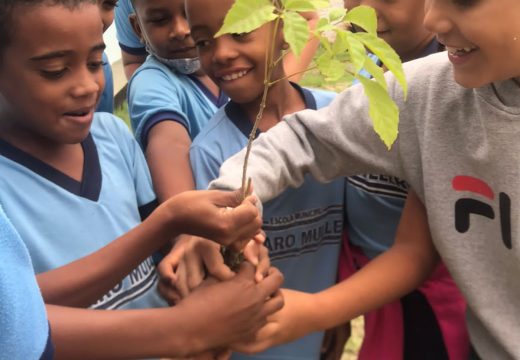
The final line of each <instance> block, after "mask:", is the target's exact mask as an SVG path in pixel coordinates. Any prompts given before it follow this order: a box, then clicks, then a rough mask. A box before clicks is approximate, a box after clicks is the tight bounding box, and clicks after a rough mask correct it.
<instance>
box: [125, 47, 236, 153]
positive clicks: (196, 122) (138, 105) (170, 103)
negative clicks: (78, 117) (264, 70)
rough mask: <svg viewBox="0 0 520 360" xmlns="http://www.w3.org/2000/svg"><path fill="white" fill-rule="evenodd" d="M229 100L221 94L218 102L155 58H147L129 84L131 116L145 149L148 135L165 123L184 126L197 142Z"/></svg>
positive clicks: (197, 83) (194, 79)
mask: <svg viewBox="0 0 520 360" xmlns="http://www.w3.org/2000/svg"><path fill="white" fill-rule="evenodd" d="M227 100H228V98H227V96H225V95H224V94H222V93H221V95H220V97H219V98H216V97H215V96H214V95H213V94H212V93H211V92H210V91H209V90H208V89H207V88H206V87H205V86H204V84H202V83H201V82H200V80H198V79H197V77H195V76H191V75H182V74H179V73H177V72H175V71H172V70H170V69H169V68H168V67H167V66H165V65H164V64H162V63H160V62H159V61H157V60H156V59H155V58H154V57H153V56H148V58H147V59H146V61H145V63H144V64H143V65H142V66H141V67H139V68H138V69H137V70H136V72H135V73H134V76H132V79H131V80H130V82H129V83H128V112H129V114H130V119H131V121H132V128H133V129H134V132H135V137H136V139H137V141H138V142H139V143H140V145H141V146H142V148H143V149H145V148H146V146H147V138H148V133H149V131H150V130H151V129H152V127H154V126H155V125H156V124H158V123H160V122H162V121H169V120H172V121H176V122H178V123H180V124H182V125H183V126H184V127H185V128H186V130H187V131H188V134H189V135H190V138H191V139H194V138H195V136H197V134H198V133H199V131H200V130H201V129H202V127H203V126H204V125H206V123H207V122H208V120H209V119H210V118H211V117H212V116H213V114H215V112H216V111H217V109H218V108H219V107H221V106H222V105H224V104H226V103H227Z"/></svg>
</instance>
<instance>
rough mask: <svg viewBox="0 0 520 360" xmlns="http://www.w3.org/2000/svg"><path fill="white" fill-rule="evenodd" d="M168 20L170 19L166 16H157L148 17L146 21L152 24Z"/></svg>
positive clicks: (164, 22) (159, 23)
mask: <svg viewBox="0 0 520 360" xmlns="http://www.w3.org/2000/svg"><path fill="white" fill-rule="evenodd" d="M168 21H170V19H169V18H168V17H157V18H151V19H148V21H147V22H149V23H151V24H153V25H164V24H166V23H167V22H168Z"/></svg>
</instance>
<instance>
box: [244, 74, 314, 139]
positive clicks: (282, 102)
mask: <svg viewBox="0 0 520 360" xmlns="http://www.w3.org/2000/svg"><path fill="white" fill-rule="evenodd" d="M262 97H263V94H261V95H260V96H259V97H258V98H257V99H255V101H253V102H251V103H249V104H243V105H242V106H243V108H244V110H245V111H246V113H247V115H248V118H249V120H250V121H251V122H252V123H254V122H255V120H256V117H257V115H258V110H259V109H260V105H261V102H262ZM265 105H266V107H265V108H264V111H263V116H262V120H261V122H260V124H259V129H260V130H261V131H262V132H265V131H267V130H269V129H270V128H272V127H273V126H275V125H276V124H278V123H279V122H280V121H281V120H282V118H283V117H284V116H285V115H288V114H291V113H294V112H296V111H299V110H303V109H305V101H304V99H302V97H301V95H300V93H299V91H298V90H297V89H295V88H294V87H293V86H292V85H291V83H290V82H289V80H286V79H285V80H281V81H279V82H277V83H276V84H274V85H272V86H271V87H270V88H269V91H268V93H267V101H266V104H265Z"/></svg>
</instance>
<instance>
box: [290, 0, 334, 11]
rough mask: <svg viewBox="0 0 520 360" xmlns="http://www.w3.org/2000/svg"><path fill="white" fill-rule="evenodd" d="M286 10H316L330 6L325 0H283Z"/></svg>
mask: <svg viewBox="0 0 520 360" xmlns="http://www.w3.org/2000/svg"><path fill="white" fill-rule="evenodd" d="M282 4H283V7H284V8H285V10H291V11H315V10H319V9H324V8H326V7H328V6H330V3H329V2H328V1H324V0H282Z"/></svg>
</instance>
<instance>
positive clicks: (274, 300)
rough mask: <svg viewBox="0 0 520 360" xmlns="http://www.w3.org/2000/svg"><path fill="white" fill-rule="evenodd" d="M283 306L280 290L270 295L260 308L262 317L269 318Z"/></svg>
mask: <svg viewBox="0 0 520 360" xmlns="http://www.w3.org/2000/svg"><path fill="white" fill-rule="evenodd" d="M266 280H267V279H266ZM283 306H284V299H283V295H282V292H281V291H280V290H278V291H276V292H275V293H273V294H271V297H270V298H269V299H267V300H266V302H265V303H264V305H263V307H262V313H261V314H262V316H266V317H267V316H269V315H272V314H274V313H276V312H278V311H280V310H281V309H282V308H283Z"/></svg>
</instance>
